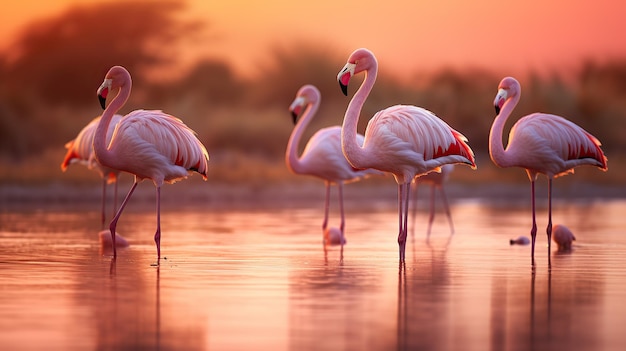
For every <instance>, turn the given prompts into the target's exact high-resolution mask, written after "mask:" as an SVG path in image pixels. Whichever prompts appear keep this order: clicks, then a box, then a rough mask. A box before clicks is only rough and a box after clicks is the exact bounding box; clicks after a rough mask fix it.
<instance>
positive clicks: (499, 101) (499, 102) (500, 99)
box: [493, 89, 507, 116]
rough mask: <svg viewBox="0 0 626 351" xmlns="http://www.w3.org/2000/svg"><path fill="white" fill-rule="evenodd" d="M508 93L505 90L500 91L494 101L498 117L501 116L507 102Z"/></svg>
mask: <svg viewBox="0 0 626 351" xmlns="http://www.w3.org/2000/svg"><path fill="white" fill-rule="evenodd" d="M506 96H507V92H506V90H504V89H500V90H498V94H497V95H496V98H495V99H494V100H493V106H494V107H495V108H496V116H497V115H499V114H500V110H501V109H502V106H503V105H504V103H505V102H506Z"/></svg>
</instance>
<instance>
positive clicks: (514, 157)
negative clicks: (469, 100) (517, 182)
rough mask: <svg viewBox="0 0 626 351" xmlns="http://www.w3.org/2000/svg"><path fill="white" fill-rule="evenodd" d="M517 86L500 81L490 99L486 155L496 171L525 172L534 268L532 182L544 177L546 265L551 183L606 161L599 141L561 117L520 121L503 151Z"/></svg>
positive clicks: (533, 116)
mask: <svg viewBox="0 0 626 351" xmlns="http://www.w3.org/2000/svg"><path fill="white" fill-rule="evenodd" d="M520 94H521V86H520V84H519V82H518V81H517V80H516V79H515V78H512V77H506V78H504V79H502V81H501V82H500V85H499V86H498V93H497V95H496V97H495V99H494V106H495V108H496V114H497V116H496V119H495V120H494V122H493V125H492V126H491V132H490V134H489V153H490V155H491V159H492V160H493V162H494V163H495V164H496V165H498V166H500V167H521V168H524V169H526V172H527V173H528V177H529V178H530V184H531V205H532V222H533V223H532V228H531V231H530V235H531V240H532V246H531V263H532V265H533V266H534V265H535V238H536V235H537V223H536V220H535V181H536V179H537V175H539V174H540V173H541V174H545V175H546V176H547V177H548V226H547V229H546V232H547V235H548V264H549V263H550V243H551V236H552V179H553V178H556V177H559V176H562V175H565V174H568V173H573V172H574V167H577V166H583V165H589V166H596V167H598V168H600V169H601V170H603V171H606V170H607V169H608V167H607V158H606V156H604V153H603V152H602V149H601V148H600V141H599V140H598V139H597V138H596V137H594V136H593V135H591V134H590V133H588V132H587V131H585V130H584V129H583V128H581V127H579V126H578V125H576V124H574V123H572V122H570V121H568V120H566V119H565V118H563V117H560V116H556V115H550V114H545V113H533V114H530V115H528V116H525V117H522V118H521V119H520V120H518V121H517V122H516V123H515V124H514V125H513V128H511V132H510V134H509V142H508V146H507V147H506V149H505V148H504V146H503V144H502V132H503V129H504V125H505V123H506V121H507V119H508V118H509V116H510V115H511V112H512V111H513V109H514V108H515V106H516V105H517V103H518V102H519V99H520Z"/></svg>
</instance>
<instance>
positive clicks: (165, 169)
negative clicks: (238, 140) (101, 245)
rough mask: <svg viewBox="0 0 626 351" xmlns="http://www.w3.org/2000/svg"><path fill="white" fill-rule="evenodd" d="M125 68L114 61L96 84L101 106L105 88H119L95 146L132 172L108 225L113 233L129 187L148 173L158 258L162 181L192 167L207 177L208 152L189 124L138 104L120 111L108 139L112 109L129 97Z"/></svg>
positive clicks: (110, 162)
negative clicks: (153, 200) (122, 113)
mask: <svg viewBox="0 0 626 351" xmlns="http://www.w3.org/2000/svg"><path fill="white" fill-rule="evenodd" d="M131 85H132V82H131V78H130V74H129V73H128V71H127V70H126V69H125V68H123V67H120V66H114V67H112V68H111V69H110V70H109V72H108V73H107V75H106V77H105V79H104V82H103V83H102V85H101V86H100V88H99V89H98V97H99V99H100V103H101V105H102V107H103V108H104V107H105V101H106V97H107V95H108V93H109V91H111V90H114V89H117V88H119V93H118V94H117V95H116V96H115V98H113V100H112V101H111V103H110V104H109V106H108V107H106V109H105V110H104V113H103V114H102V119H101V120H100V123H99V124H98V128H97V129H96V135H95V136H94V142H93V147H94V152H95V155H96V158H97V160H98V162H100V164H102V165H103V166H105V167H109V168H113V169H117V170H120V171H124V172H128V173H132V174H133V175H135V182H134V184H133V186H132V187H131V188H130V191H129V192H128V195H126V198H125V199H124V201H123V202H122V204H121V206H120V208H119V210H118V211H117V213H116V215H115V217H114V218H113V220H112V221H111V225H110V228H109V229H110V231H111V233H112V234H113V233H115V228H116V226H117V221H118V220H119V217H120V215H121V214H122V211H123V210H124V207H125V206H126V204H127V202H128V200H129V198H130V197H131V195H132V193H133V191H134V190H135V188H136V187H137V184H139V182H140V181H142V180H143V179H150V180H152V182H153V183H154V185H155V187H156V203H157V228H156V233H155V235H154V241H155V243H156V247H157V262H158V260H160V258H161V244H160V243H161V240H160V239H161V220H160V216H161V211H160V208H161V196H160V194H161V186H162V185H163V184H164V183H165V182H167V183H174V182H175V181H177V180H181V179H184V178H186V177H187V176H188V175H189V173H190V172H191V171H195V172H198V173H200V174H201V175H202V177H203V178H204V179H206V177H207V172H208V161H209V155H208V153H207V151H206V148H205V147H204V145H202V143H201V142H200V141H199V140H198V138H197V137H196V134H195V132H194V131H193V130H191V129H190V128H189V127H187V126H186V125H185V124H184V123H183V122H182V121H181V120H180V119H178V118H176V117H173V116H170V115H168V114H165V113H163V112H161V111H146V110H136V111H133V112H131V113H129V114H127V115H126V116H124V117H123V118H122V119H121V120H120V122H119V123H118V124H117V126H116V128H115V131H114V133H113V136H112V137H111V141H110V142H109V143H107V142H106V131H107V129H108V128H109V125H110V123H111V119H112V117H113V114H114V113H116V112H117V111H118V110H119V109H120V108H121V107H122V106H123V105H124V103H125V102H126V100H128V97H129V96H130V90H131ZM112 241H113V255H114V257H115V256H116V254H117V253H116V245H115V236H114V235H112Z"/></svg>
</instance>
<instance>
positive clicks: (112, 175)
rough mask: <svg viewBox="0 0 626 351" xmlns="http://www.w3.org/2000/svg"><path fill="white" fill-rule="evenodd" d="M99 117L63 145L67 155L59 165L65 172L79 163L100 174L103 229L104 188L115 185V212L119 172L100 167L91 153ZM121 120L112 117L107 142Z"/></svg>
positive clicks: (115, 116)
mask: <svg viewBox="0 0 626 351" xmlns="http://www.w3.org/2000/svg"><path fill="white" fill-rule="evenodd" d="M100 118H101V116H98V117H96V118H94V119H93V120H92V121H91V122H89V124H87V125H86V126H85V127H84V128H83V129H82V130H81V131H80V132H79V133H78V135H77V136H76V138H74V140H71V141H69V142H67V143H66V144H65V148H66V149H67V153H66V154H65V158H64V159H63V162H62V163H61V170H62V171H63V172H65V171H66V170H67V167H68V166H69V165H71V164H74V163H80V164H82V165H85V166H86V167H87V168H89V169H93V170H95V171H97V172H98V173H99V174H100V177H101V178H102V213H101V221H102V223H101V224H102V226H103V227H104V221H105V218H106V211H105V206H106V187H107V184H111V183H115V189H114V197H113V209H114V210H115V205H116V204H117V177H118V176H119V173H120V171H118V170H117V169H113V168H108V167H104V166H102V165H101V164H100V163H98V161H97V160H96V156H95V154H94V152H93V136H94V135H95V134H96V128H97V127H98V123H100ZM120 118H122V116H121V115H117V114H116V115H114V116H113V118H112V119H111V124H110V125H109V129H108V130H107V141H110V140H111V135H113V129H114V128H115V125H117V123H118V122H119V121H120Z"/></svg>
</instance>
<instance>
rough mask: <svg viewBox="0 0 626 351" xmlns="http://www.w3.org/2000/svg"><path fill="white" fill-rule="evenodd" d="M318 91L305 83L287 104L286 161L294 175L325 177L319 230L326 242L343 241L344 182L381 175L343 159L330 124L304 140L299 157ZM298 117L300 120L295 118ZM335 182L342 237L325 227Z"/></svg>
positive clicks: (336, 130) (338, 138) (335, 129)
mask: <svg viewBox="0 0 626 351" xmlns="http://www.w3.org/2000/svg"><path fill="white" fill-rule="evenodd" d="M320 99H321V94H320V92H319V90H318V89H317V88H316V87H315V86H313V85H309V84H307V85H304V86H303V87H301V88H300V90H298V93H297V94H296V98H295V100H293V102H292V103H291V106H289V111H291V114H292V117H293V121H294V123H296V122H297V123H296V126H295V128H294V129H293V131H292V133H291V136H290V137H289V142H288V144H287V151H286V153H285V161H286V163H287V166H288V167H289V169H290V170H291V171H292V172H293V173H295V174H308V175H312V176H315V177H318V178H321V179H323V180H324V183H325V184H326V202H325V207H324V222H323V223H322V230H323V233H324V241H325V243H329V244H330V243H334V242H336V243H340V244H343V243H344V242H345V236H344V234H345V215H344V209H343V184H345V183H349V182H353V181H357V180H359V179H361V178H364V177H367V176H369V175H373V174H382V173H381V172H379V171H376V170H373V169H362V170H359V169H355V168H354V167H352V166H351V165H350V164H349V163H348V161H347V160H346V158H345V156H344V155H343V152H342V151H341V127H340V126H333V127H326V128H322V129H320V130H318V131H317V132H316V133H315V134H314V135H313V136H312V137H311V139H309V141H308V142H307V144H306V146H305V148H304V151H303V152H302V156H300V157H298V144H299V143H300V140H301V139H302V134H303V133H304V130H305V129H306V127H307V126H308V125H309V124H310V123H311V121H312V120H313V117H314V116H315V113H316V112H317V110H318V108H319V105H320ZM299 116H300V120H298V117H299ZM357 139H358V140H357V142H358V143H359V144H360V145H362V144H363V136H362V135H358V134H357ZM332 184H336V185H337V190H338V193H339V210H340V213H341V226H340V231H341V238H338V239H337V238H335V239H334V240H333V239H332V238H333V237H337V235H331V233H334V231H333V230H332V229H331V230H329V229H328V212H329V208H330V187H331V185H332Z"/></svg>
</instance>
